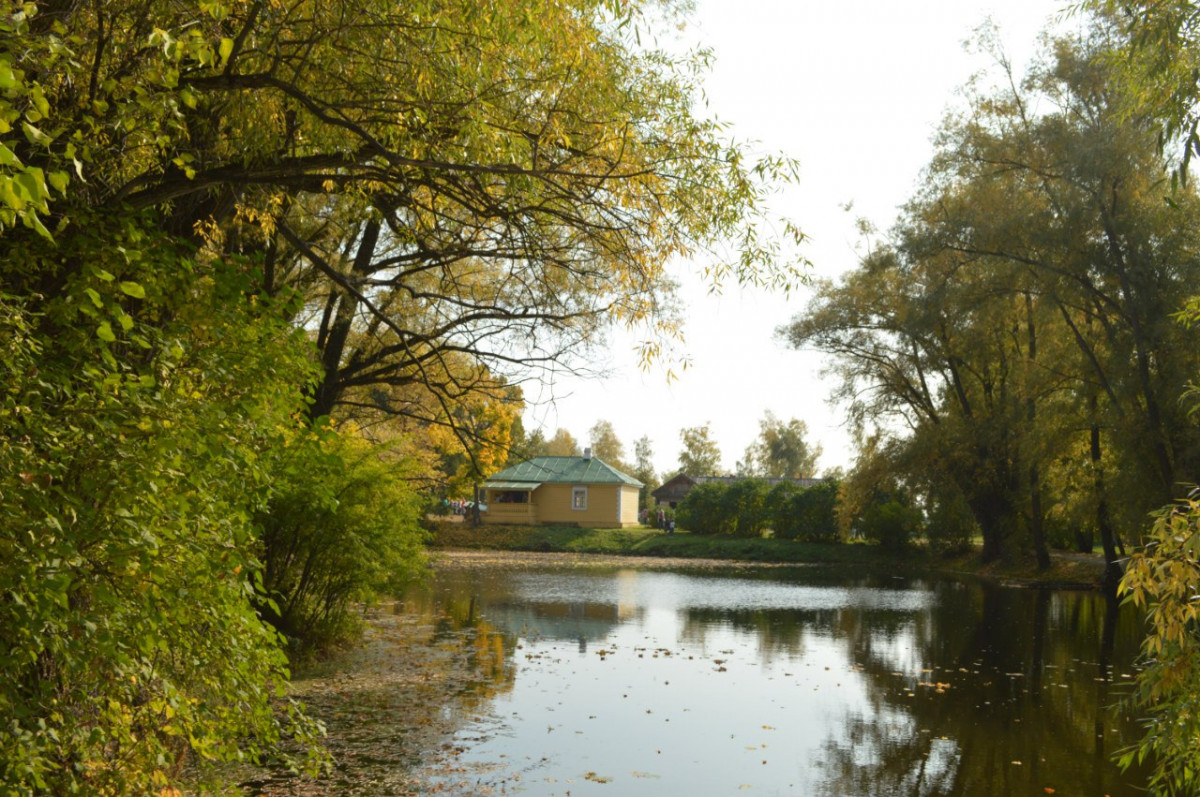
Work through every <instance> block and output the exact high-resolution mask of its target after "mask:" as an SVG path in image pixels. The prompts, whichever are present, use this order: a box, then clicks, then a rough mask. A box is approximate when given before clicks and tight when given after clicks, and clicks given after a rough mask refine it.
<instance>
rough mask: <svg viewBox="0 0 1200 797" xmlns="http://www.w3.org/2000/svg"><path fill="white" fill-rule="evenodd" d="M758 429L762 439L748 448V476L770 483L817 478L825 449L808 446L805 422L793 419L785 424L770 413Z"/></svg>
mask: <svg viewBox="0 0 1200 797" xmlns="http://www.w3.org/2000/svg"><path fill="white" fill-rule="evenodd" d="M758 425H759V436H758V439H757V440H755V441H754V442H753V443H751V444H750V445H749V446H747V447H746V453H745V456H744V460H743V461H744V463H745V469H746V472H747V475H751V476H761V477H765V478H768V479H798V478H801V477H812V476H813V474H814V473H815V472H816V470H817V459H818V458H819V457H820V456H821V447H820V446H819V445H818V446H810V445H809V444H808V441H807V440H806V439H805V437H806V435H807V434H808V425H807V424H806V423H804V421H799V420H796V419H795V418H793V419H791V420H790V421H788V422H787V423H784V422H783V421H782V420H780V419H779V418H776V417H775V414H774V413H773V412H771V411H770V410H768V411H767V413H766V414H765V415H764V416H763V419H762V420H761V421H759V422H758Z"/></svg>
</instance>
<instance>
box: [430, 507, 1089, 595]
mask: <svg viewBox="0 0 1200 797" xmlns="http://www.w3.org/2000/svg"><path fill="white" fill-rule="evenodd" d="M430 544H431V546H432V547H434V548H441V549H456V550H477V551H538V552H548V553H586V554H604V555H608V556H646V557H661V558H672V559H723V560H729V561H738V562H773V563H782V564H831V565H835V564H840V565H854V566H860V567H871V568H902V569H904V570H906V571H913V570H916V571H928V572H946V573H954V574H957V575H974V576H979V577H982V578H988V579H992V580H997V581H1006V582H1018V583H1030V584H1037V583H1045V584H1055V585H1062V586H1092V585H1095V584H1098V583H1099V580H1100V577H1101V575H1102V574H1103V572H1104V563H1103V560H1102V559H1100V558H1099V557H1095V556H1086V555H1078V554H1056V555H1054V556H1053V557H1052V558H1053V567H1051V569H1050V570H1048V571H1041V572H1039V571H1037V570H1036V568H1035V566H1034V564H1033V562H1032V561H1023V560H1018V561H1005V562H992V563H989V564H987V565H983V564H981V563H980V561H979V556H978V553H977V552H967V553H964V554H960V555H958V556H954V557H941V556H934V555H931V554H930V553H928V552H927V551H925V550H923V549H911V550H905V551H900V552H896V551H888V550H885V549H883V548H880V547H879V546H877V545H868V544H860V543H851V544H845V543H812V542H800V541H795V540H774V539H739V538H733V537H720V536H710V535H699V534H691V533H689V532H686V531H680V532H677V533H675V534H673V535H667V534H665V533H663V532H662V531H659V530H658V529H649V528H633V529H588V528H578V527H574V526H479V527H472V526H470V525H469V524H466V523H455V522H440V523H436V524H434V529H433V538H432V540H431V543H430Z"/></svg>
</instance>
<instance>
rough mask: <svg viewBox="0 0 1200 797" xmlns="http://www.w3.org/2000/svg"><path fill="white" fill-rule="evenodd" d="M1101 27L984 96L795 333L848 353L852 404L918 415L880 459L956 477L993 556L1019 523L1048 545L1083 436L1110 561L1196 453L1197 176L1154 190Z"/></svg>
mask: <svg viewBox="0 0 1200 797" xmlns="http://www.w3.org/2000/svg"><path fill="white" fill-rule="evenodd" d="M1108 45H1109V42H1108V40H1107V38H1106V37H1105V33H1104V31H1099V32H1098V33H1096V34H1095V35H1094V36H1092V37H1091V38H1090V39H1087V40H1085V41H1082V42H1073V43H1067V42H1060V43H1058V44H1057V45H1056V46H1055V48H1054V50H1053V52H1052V54H1051V55H1050V56H1049V57H1048V59H1047V61H1046V62H1044V63H1042V64H1040V65H1037V66H1036V67H1035V68H1034V69H1033V70H1032V72H1031V75H1030V77H1029V79H1028V80H1027V81H1026V83H1025V84H1024V85H1023V86H1017V85H1016V84H1015V82H1014V81H1009V86H1010V88H1009V89H1006V90H1003V91H999V92H996V93H995V94H988V95H975V96H973V97H972V102H971V106H970V109H969V110H968V111H967V112H966V113H964V114H963V115H961V116H960V117H951V118H950V119H949V120H948V121H947V124H946V126H945V128H944V130H943V132H942V135H941V137H940V138H939V143H938V151H937V154H936V156H935V158H934V161H933V163H932V165H931V166H930V169H929V171H928V173H927V177H926V184H925V186H924V188H923V190H922V192H921V193H920V195H919V196H918V197H917V198H916V199H914V200H913V202H912V203H910V205H909V206H908V207H907V208H906V210H905V213H904V215H903V217H902V219H901V222H900V223H899V224H898V225H897V227H896V229H895V231H894V233H893V235H892V237H891V240H890V241H889V242H888V245H884V246H879V247H875V248H874V250H873V251H872V252H871V254H870V255H869V256H868V257H867V258H866V259H865V261H864V263H863V265H862V268H861V269H860V270H859V271H858V272H856V273H853V274H851V275H849V276H848V277H847V278H846V279H845V280H844V281H843V282H842V283H841V284H840V285H838V286H833V285H831V284H826V285H824V286H822V287H821V288H820V289H819V291H818V296H819V298H818V299H817V300H816V301H815V302H814V303H812V304H811V305H810V308H809V311H808V312H807V313H806V314H804V315H803V316H800V317H798V318H797V319H796V320H795V321H794V323H793V324H792V325H791V326H790V327H788V328H787V330H786V331H785V334H787V335H790V339H791V340H792V342H793V343H795V344H797V345H799V344H804V345H815V346H817V347H818V348H821V349H823V350H825V351H828V352H830V353H833V354H835V355H836V356H837V358H838V359H837V362H836V363H835V366H834V367H835V369H837V370H838V371H839V372H840V373H841V374H842V375H843V378H844V388H843V390H842V391H841V393H840V395H841V396H843V397H844V398H846V399H847V400H848V401H849V402H850V406H851V411H852V414H853V416H854V417H855V418H857V419H858V420H859V421H860V422H864V423H865V422H868V421H870V420H871V419H872V418H878V417H881V416H884V415H891V416H892V417H894V418H898V419H900V420H901V421H902V422H903V424H904V425H905V426H906V427H907V428H908V429H909V430H911V435H910V436H909V437H908V438H907V443H905V444H904V445H903V446H901V447H892V446H888V447H887V450H888V451H889V452H890V453H889V459H890V460H891V461H892V462H893V464H894V465H895V466H897V467H900V468H902V469H903V472H904V473H905V475H906V478H907V480H908V482H909V485H910V486H911V487H913V488H917V489H923V490H929V491H932V490H935V489H942V488H938V487H937V485H939V484H942V485H945V484H953V485H954V486H955V487H956V489H957V491H958V492H959V493H961V496H962V498H963V499H964V500H965V501H966V502H967V504H968V505H969V506H970V508H971V511H972V514H973V515H974V518H975V520H976V522H977V523H978V525H979V527H980V529H981V531H982V533H983V537H984V555H985V557H988V558H994V557H996V556H1000V555H1001V554H1002V553H1003V551H1004V550H1005V549H1006V548H1007V547H1009V546H1010V544H1011V543H1010V538H1011V539H1018V540H1019V539H1023V540H1026V541H1028V547H1029V548H1031V549H1032V550H1033V551H1034V552H1035V553H1036V554H1037V556H1038V559H1039V562H1040V563H1042V564H1043V565H1044V564H1046V563H1048V553H1047V550H1046V547H1047V546H1046V535H1045V515H1046V506H1047V504H1048V503H1049V502H1048V500H1047V498H1046V496H1047V495H1049V494H1050V493H1051V492H1053V491H1055V490H1057V488H1056V487H1054V486H1052V485H1048V484H1047V478H1049V477H1052V476H1056V475H1059V474H1060V473H1061V471H1059V470H1057V469H1056V467H1055V462H1056V461H1058V460H1059V459H1060V458H1061V457H1063V456H1064V452H1066V451H1067V450H1071V449H1078V448H1079V447H1080V446H1081V445H1083V446H1086V449H1085V450H1088V451H1089V452H1090V465H1089V468H1090V471H1091V474H1092V477H1093V478H1092V480H1091V484H1090V485H1089V486H1088V490H1089V492H1090V493H1092V494H1093V495H1094V496H1095V497H1096V500H1094V501H1092V502H1091V505H1092V506H1093V507H1094V508H1095V512H1096V517H1095V520H1094V525H1095V527H1096V528H1098V529H1099V530H1100V531H1101V538H1102V541H1103V543H1104V546H1105V552H1106V556H1107V558H1108V561H1109V562H1110V563H1112V564H1113V566H1114V567H1115V566H1116V562H1117V561H1118V559H1119V554H1118V546H1117V539H1116V528H1115V518H1116V517H1121V518H1122V519H1124V520H1125V522H1126V523H1127V524H1132V523H1136V522H1138V521H1137V520H1136V519H1137V518H1139V517H1141V516H1142V515H1143V514H1144V513H1145V512H1146V511H1147V510H1148V509H1149V508H1150V507H1151V506H1153V505H1156V504H1157V503H1159V502H1161V501H1163V500H1165V499H1166V498H1167V497H1169V496H1171V495H1172V494H1173V492H1174V490H1175V489H1176V488H1175V484H1176V483H1177V482H1178V481H1179V480H1180V479H1181V478H1183V479H1185V480H1186V479H1188V478H1189V474H1192V473H1194V472H1196V469H1197V465H1198V464H1200V463H1197V461H1196V459H1195V454H1196V451H1197V448H1196V444H1195V440H1196V434H1197V429H1196V425H1195V423H1194V421H1192V420H1190V419H1189V418H1187V417H1186V413H1185V412H1184V411H1183V410H1182V408H1181V407H1180V404H1179V401H1178V399H1179V396H1181V395H1182V392H1183V390H1184V389H1185V385H1184V382H1183V380H1182V379H1181V375H1184V374H1189V373H1194V372H1195V357H1194V352H1195V350H1196V349H1195V346H1194V345H1191V344H1189V343H1187V342H1186V341H1185V337H1186V335H1185V334H1184V332H1183V330H1181V329H1179V328H1178V327H1177V326H1175V325H1173V324H1171V323H1170V322H1169V317H1170V315H1171V314H1172V313H1175V312H1178V311H1179V310H1180V308H1182V307H1183V302H1184V299H1185V297H1186V296H1187V295H1188V292H1189V291H1190V287H1189V286H1190V285H1192V284H1194V282H1195V279H1196V278H1197V276H1200V275H1198V274H1197V268H1200V259H1198V258H1197V252H1198V251H1200V250H1198V249H1197V244H1198V243H1200V226H1197V222H1198V221H1200V213H1197V210H1198V208H1197V205H1196V199H1195V197H1194V195H1192V194H1191V193H1189V192H1180V193H1179V194H1178V195H1177V197H1176V199H1175V208H1174V209H1172V208H1170V207H1167V206H1166V205H1164V204H1163V203H1161V201H1159V200H1158V199H1157V198H1156V194H1155V191H1154V186H1155V185H1156V184H1157V182H1158V181H1159V180H1160V179H1161V176H1162V174H1163V168H1164V167H1163V164H1162V162H1161V161H1160V160H1159V159H1158V158H1157V157H1156V156H1155V154H1154V153H1155V150H1154V138H1153V133H1152V131H1149V130H1147V129H1146V128H1145V127H1139V126H1138V125H1136V124H1128V123H1126V121H1125V118H1124V117H1123V116H1122V109H1123V108H1124V107H1125V106H1124V105H1123V103H1122V98H1121V96H1120V94H1119V93H1118V92H1114V91H1112V90H1110V88H1109V82H1108V80H1107V77H1106V76H1107V75H1108V71H1107V69H1108V67H1107V64H1108V61H1107V57H1106V53H1107V52H1108V50H1107V49H1106V48H1107V47H1108ZM1034 107H1041V108H1043V111H1042V113H1041V114H1038V115H1034V114H1033V113H1031V112H1030V110H1029V109H1031V108H1034ZM1084 435H1086V437H1084ZM1105 449H1110V450H1112V452H1113V453H1114V454H1115V456H1114V457H1106V455H1105ZM1113 459H1117V460H1119V461H1120V462H1121V463H1122V464H1121V466H1120V467H1119V468H1115V469H1108V468H1105V462H1108V461H1112V460H1113ZM1117 480H1120V481H1121V482H1123V483H1124V485H1125V487H1124V489H1121V490H1117V491H1114V489H1113V485H1114V482H1115V481H1117ZM1116 496H1122V497H1124V500H1122V501H1121V503H1120V504H1119V505H1118V504H1116V503H1115V502H1114V501H1113V500H1110V498H1116ZM943 499H944V501H945V502H946V503H947V505H953V504H955V503H957V498H956V497H955V496H953V495H945V494H943V495H942V496H941V497H940V499H939V500H943ZM1118 500H1120V499H1118Z"/></svg>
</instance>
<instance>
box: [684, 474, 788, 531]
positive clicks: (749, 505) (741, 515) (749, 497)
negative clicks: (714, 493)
mask: <svg viewBox="0 0 1200 797" xmlns="http://www.w3.org/2000/svg"><path fill="white" fill-rule="evenodd" d="M693 489H694V488H693ZM770 490H771V488H770V486H768V484H767V483H766V482H765V481H763V480H762V479H738V480H737V481H735V482H733V483H732V484H729V485H727V486H725V487H724V489H723V491H722V494H721V497H720V499H719V501H718V510H719V512H720V515H721V518H722V519H721V521H720V522H721V523H722V524H723V525H724V526H725V527H727V528H728V529H729V531H728V532H727V533H729V534H732V535H733V536H735V537H761V536H762V533H763V530H764V529H765V528H766V527H767V524H768V523H769V517H768V516H767V513H766V500H767V494H768V493H769V492H770ZM688 495H689V496H690V495H691V493H689V494H688ZM686 501H687V498H686V497H685V498H684V502H685V503H686Z"/></svg>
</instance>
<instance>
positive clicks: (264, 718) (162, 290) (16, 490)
mask: <svg viewBox="0 0 1200 797" xmlns="http://www.w3.org/2000/svg"><path fill="white" fill-rule="evenodd" d="M78 222H79V223H80V224H81V225H83V227H84V228H85V229H87V228H90V229H94V230H104V234H100V233H97V234H96V235H95V237H92V236H91V235H76V236H70V237H64V238H63V239H62V240H61V241H60V243H59V246H58V249H57V251H56V257H55V258H54V259H53V260H50V261H49V262H43V263H41V264H37V263H31V262H29V261H24V262H22V263H20V264H13V263H10V264H8V265H7V266H6V268H15V267H23V268H26V269H30V270H32V269H34V268H35V267H36V268H41V269H45V273H46V274H49V273H52V272H51V269H52V267H53V263H54V262H55V261H56V260H58V259H59V258H61V261H62V262H66V263H72V262H74V263H78V264H80V268H81V271H82V273H80V274H77V275H75V277H74V278H73V279H72V280H69V281H68V282H67V283H66V284H65V285H64V286H63V287H62V288H61V290H59V291H58V292H56V293H55V294H54V298H53V299H52V300H45V301H39V300H38V298H37V297H22V298H16V297H13V296H10V295H8V294H6V293H4V294H0V327H2V328H0V341H3V342H2V343H0V370H2V371H3V372H4V373H5V375H6V377H5V384H4V389H3V391H2V392H0V592H2V593H3V594H4V595H5V596H6V597H5V600H4V601H3V602H2V603H0V640H3V642H0V666H2V667H3V669H4V672H5V677H4V679H3V681H2V682H0V725H2V726H3V731H0V783H2V784H3V788H2V790H3V791H6V792H11V793H14V794H50V793H53V794H73V793H86V794H157V793H160V792H162V791H164V790H169V789H168V786H170V785H171V784H173V783H175V782H176V781H177V780H178V777H179V771H180V768H181V766H182V764H183V763H184V761H185V760H190V761H191V762H192V763H193V764H194V765H196V767H197V768H198V770H199V771H202V772H203V771H204V768H205V765H206V764H210V763H212V762H215V761H235V760H243V759H244V758H245V757H247V756H249V757H258V756H262V755H267V754H268V753H270V752H271V751H272V749H273V748H275V747H276V744H277V743H278V742H279V741H280V739H281V738H283V737H285V736H291V735H296V734H298V735H299V739H300V741H302V742H309V743H311V742H312V741H313V740H314V738H315V730H316V729H315V728H314V727H312V726H311V724H309V723H307V722H306V721H305V720H304V719H303V716H302V715H300V714H298V713H297V712H296V707H295V706H294V705H291V704H290V703H288V702H287V701H286V700H284V699H283V694H284V692H283V690H284V686H285V685H286V682H287V677H288V672H287V660H286V658H285V656H284V654H283V651H282V649H281V645H280V639H279V637H278V635H277V634H276V633H275V632H274V631H273V630H272V629H271V628H269V627H268V626H265V625H264V624H263V623H262V622H261V621H260V619H259V618H258V616H257V615H256V613H255V611H254V607H253V605H252V603H251V601H250V597H251V596H254V595H256V594H257V584H258V579H259V577H260V575H261V569H260V562H259V559H258V556H257V553H258V549H257V540H256V530H255V528H254V526H253V524H252V522H251V515H252V513H253V512H255V511H258V510H261V509H262V508H263V507H264V506H265V504H266V501H267V499H268V497H269V496H270V492H271V483H272V478H273V476H274V466H275V464H276V460H275V457H274V453H275V452H276V451H278V450H279V448H280V447H281V446H282V445H283V443H284V441H285V440H286V439H287V436H288V435H289V434H290V433H291V432H292V430H294V428H295V421H294V418H295V416H296V415H297V414H298V413H299V412H301V410H302V404H301V402H300V397H301V396H300V391H299V390H297V387H296V382H297V380H298V379H299V378H300V376H301V375H302V374H304V373H305V372H306V369H307V367H308V366H307V365H306V363H307V361H308V358H307V356H306V355H307V347H306V345H305V341H304V340H303V338H302V336H301V335H300V334H298V333H297V331H296V330H294V329H291V328H290V327H288V326H287V325H285V324H283V323H282V322H281V320H280V316H281V313H279V312H278V308H275V307H274V306H273V302H271V301H266V300H264V301H263V303H262V304H261V305H260V306H259V307H257V308H252V307H251V306H250V305H249V304H248V303H247V302H244V301H242V300H241V296H242V295H243V292H244V291H245V290H246V289H247V288H248V287H249V280H250V279H251V278H252V277H253V269H252V268H250V267H248V264H246V263H244V262H228V261H223V260H218V261H202V260H197V259H195V258H193V257H192V256H191V253H190V252H189V251H188V249H187V247H179V246H176V245H174V244H173V243H172V242H171V241H169V240H166V239H164V237H163V236H161V235H159V234H157V233H155V232H153V231H152V230H147V229H146V227H145V226H144V225H141V224H138V223H137V222H135V221H131V220H129V219H123V220H120V221H119V223H115V222H114V220H112V219H96V220H95V221H94V224H90V223H88V222H87V221H86V219H84V218H79V219H78ZM114 227H115V228H116V229H115V230H114V229H113V228H114ZM105 228H108V229H105ZM116 231H120V232H121V234H120V235H119V236H118V235H117V234H116ZM9 284H11V283H9Z"/></svg>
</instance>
